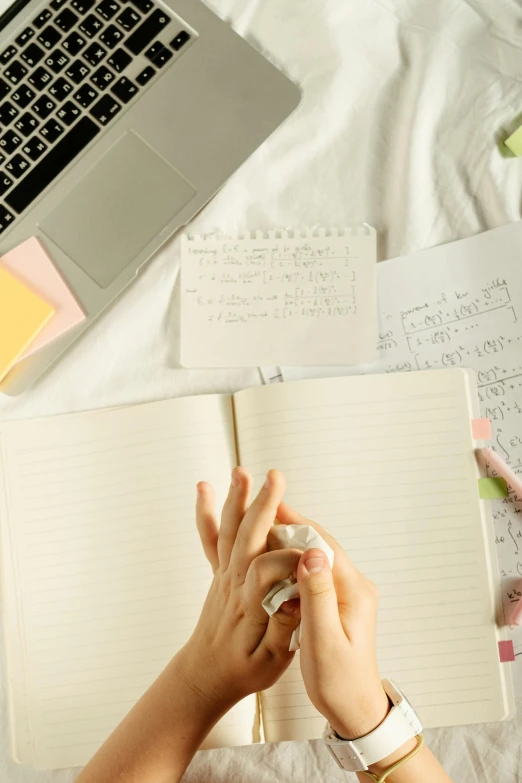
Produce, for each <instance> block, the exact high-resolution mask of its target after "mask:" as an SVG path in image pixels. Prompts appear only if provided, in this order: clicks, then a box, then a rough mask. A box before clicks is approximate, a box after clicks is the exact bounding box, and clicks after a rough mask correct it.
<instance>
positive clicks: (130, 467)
mask: <svg viewBox="0 0 522 783" xmlns="http://www.w3.org/2000/svg"><path fill="white" fill-rule="evenodd" d="M1 443H2V462H3V468H4V474H5V475H4V478H5V486H6V487H7V499H6V503H5V506H4V508H3V509H2V518H3V520H4V522H5V520H7V522H8V525H9V533H10V535H11V538H12V547H11V553H12V556H13V563H14V570H15V574H14V577H15V585H13V587H16V589H17V591H18V601H19V607H20V609H21V612H22V632H23V639H22V642H23V644H22V647H23V649H22V657H23V659H24V661H25V668H26V677H27V687H28V693H29V709H30V719H31V727H32V733H33V745H34V752H35V761H36V764H37V765H38V766H42V767H66V766H77V765H81V764H84V763H85V762H86V761H87V760H88V758H89V757H90V756H91V755H92V754H93V753H94V752H95V750H96V749H97V747H98V746H99V745H100V744H101V743H102V742H103V740H104V739H105V738H106V737H107V736H108V734H109V733H110V732H111V731H112V729H113V728H114V727H115V726H116V725H117V723H118V722H119V721H120V720H121V718H122V717H123V716H124V715H125V713H126V712H127V711H128V710H129V708H130V707H131V706H132V705H133V704H134V702H135V701H136V700H137V699H138V698H139V697H140V696H141V694H142V693H143V692H144V691H145V690H146V688H147V687H148V686H149V685H150V684H151V683H152V681H153V680H154V679H155V677H156V676H157V675H158V674H159V673H160V671H161V670H162V669H163V667H164V666H165V665H166V664H167V662H168V661H169V660H170V659H171V657H172V656H173V654H174V653H175V652H176V650H177V649H179V647H181V646H182V644H183V643H184V642H185V641H186V640H187V638H188V636H189V635H190V633H191V631H192V629H193V627H194V625H195V623H196V621H197V619H198V617H199V613H200V610H201V606H202V604H203V601H204V598H205V596H206V593H207V590H208V587H209V585H210V582H211V576H212V574H211V570H210V566H209V565H208V564H207V562H206V560H205V558H204V556H203V553H202V548H201V545H200V542H199V537H198V534H197V531H196V526H195V518H194V504H195V485H196V483H197V481H199V480H202V479H205V480H207V481H209V482H211V483H212V484H213V485H214V487H215V488H216V490H217V495H218V503H219V501H221V500H222V499H223V497H224V493H225V492H226V489H227V488H228V484H229V480H230V470H231V468H232V466H233V465H234V464H235V462H236V454H235V440H234V425H233V418H232V406H231V399H230V397H222V396H205V397H198V398H187V399H180V400H170V401H165V402H160V403H151V404H148V405H141V406H136V407H133V408H126V409H117V410H108V411H100V412H93V413H90V414H81V415H71V416H66V417H57V418H49V419H46V420H38V421H34V422H17V423H13V424H12V425H7V426H6V427H5V429H4V431H3V436H2V439H1ZM8 556H9V553H6V557H8ZM254 717H255V700H254V701H251V702H250V703H249V704H245V705H241V706H240V707H239V708H238V709H237V711H236V714H235V715H232V716H230V717H229V718H228V719H227V721H225V724H224V725H222V726H221V727H220V728H219V729H218V730H217V732H218V734H219V739H220V742H222V741H223V740H225V739H226V737H228V742H229V744H240V743H243V742H250V741H251V739H252V736H251V726H252V724H253V722H254Z"/></svg>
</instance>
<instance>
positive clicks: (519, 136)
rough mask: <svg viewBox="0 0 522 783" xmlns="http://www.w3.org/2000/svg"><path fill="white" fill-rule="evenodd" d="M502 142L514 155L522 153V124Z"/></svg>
mask: <svg viewBox="0 0 522 783" xmlns="http://www.w3.org/2000/svg"><path fill="white" fill-rule="evenodd" d="M504 144H505V145H506V147H507V148H508V149H510V150H511V152H514V153H515V155H517V156H518V155H522V125H521V126H520V128H517V130H516V131H515V132H514V133H512V134H511V136H509V138H507V139H506V140H505V142H504Z"/></svg>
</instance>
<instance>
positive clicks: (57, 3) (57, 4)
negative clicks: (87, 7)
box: [50, 0, 67, 11]
mask: <svg viewBox="0 0 522 783" xmlns="http://www.w3.org/2000/svg"><path fill="white" fill-rule="evenodd" d="M66 2H67V0H51V3H50V5H51V8H52V9H53V11H58V9H59V8H61V7H62V5H65V3H66Z"/></svg>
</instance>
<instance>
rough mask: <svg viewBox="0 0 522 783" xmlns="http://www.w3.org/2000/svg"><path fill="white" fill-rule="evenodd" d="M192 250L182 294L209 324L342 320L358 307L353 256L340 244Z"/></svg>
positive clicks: (239, 246)
mask: <svg viewBox="0 0 522 783" xmlns="http://www.w3.org/2000/svg"><path fill="white" fill-rule="evenodd" d="M193 252H194V253H197V255H196V257H195V263H196V264H197V275H196V285H195V286H191V287H190V288H188V289H186V291H185V294H186V295H189V296H192V297H195V300H196V304H197V307H198V309H200V310H201V311H202V312H203V313H204V314H205V317H206V319H207V320H208V321H209V322H210V323H212V322H218V323H220V322H221V323H248V322H249V321H253V320H259V319H261V320H263V319H267V320H285V319H293V320H295V319H300V318H306V319H310V318H312V319H321V318H323V317H326V318H332V317H333V318H344V317H346V316H353V315H356V314H357V311H358V307H359V306H360V304H359V301H358V299H359V297H358V273H357V265H356V263H354V262H355V261H357V260H359V259H358V256H355V255H354V254H353V253H352V252H351V249H350V246H349V244H346V243H343V244H342V246H339V243H336V246H335V247H334V246H333V245H329V244H325V245H324V246H323V247H317V246H314V245H312V244H311V243H310V242H307V241H303V242H302V243H301V244H298V245H295V244H285V243H284V242H279V243H277V244H275V245H271V244H270V243H266V244H263V243H260V244H258V245H256V246H254V247H251V248H248V250H245V247H244V245H242V244H241V243H233V242H231V243H229V244H224V245H221V246H220V252H216V251H215V250H214V249H212V248H210V249H209V250H208V251H206V252H204V251H201V249H199V250H198V251H196V250H194V251H193Z"/></svg>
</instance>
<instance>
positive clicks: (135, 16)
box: [116, 6, 141, 30]
mask: <svg viewBox="0 0 522 783" xmlns="http://www.w3.org/2000/svg"><path fill="white" fill-rule="evenodd" d="M116 21H117V22H118V24H119V25H120V27H123V29H124V30H132V28H133V27H136V25H137V24H138V22H139V21H141V16H140V15H139V13H138V12H137V11H135V10H134V9H133V8H129V6H127V7H126V8H124V9H123V11H122V12H121V14H120V15H119V16H117V17H116Z"/></svg>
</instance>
